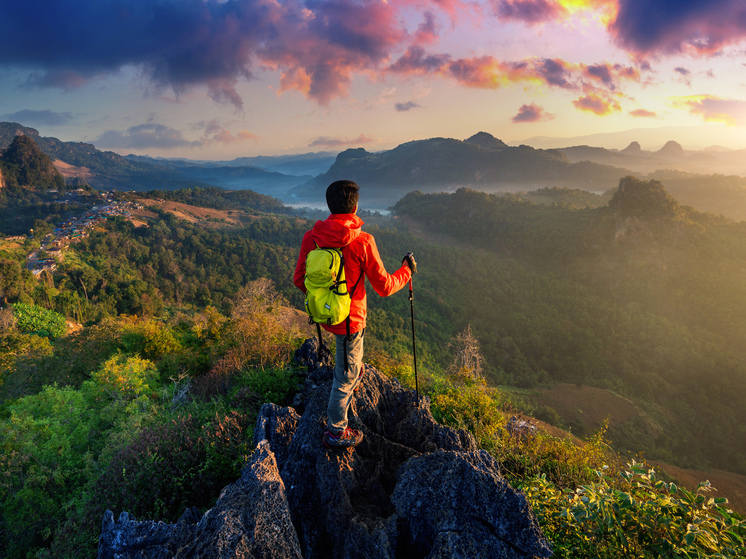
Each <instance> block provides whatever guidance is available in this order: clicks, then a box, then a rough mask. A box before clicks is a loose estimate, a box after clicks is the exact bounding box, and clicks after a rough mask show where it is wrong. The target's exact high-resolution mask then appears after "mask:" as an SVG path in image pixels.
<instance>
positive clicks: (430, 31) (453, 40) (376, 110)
mask: <svg viewBox="0 0 746 559" xmlns="http://www.w3.org/2000/svg"><path fill="white" fill-rule="evenodd" d="M0 37H2V43H3V45H2V48H0V121H11V122H19V123H21V124H23V125H25V126H30V127H32V128H36V129H37V130H39V132H40V133H41V134H42V135H43V136H52V137H56V138H59V139H61V140H64V141H82V142H88V143H92V144H94V145H95V146H96V147H97V148H99V149H102V150H111V151H114V152H117V153H120V154H128V153H134V154H144V155H151V156H156V157H184V158H190V159H217V160H220V159H224V160H228V159H233V158H235V157H243V156H256V155H283V154H293V153H307V152H320V151H332V152H340V151H343V150H345V149H348V148H357V147H363V148H365V149H367V150H368V151H381V150H385V149H391V148H393V147H395V146H397V145H399V144H401V143H403V142H407V141H411V140H419V139H425V138H431V137H448V138H457V139H466V138H468V137H469V136H471V135H473V134H475V133H477V132H480V131H484V132H488V133H490V134H492V135H493V136H495V137H497V138H499V139H501V140H503V141H506V142H517V141H524V140H527V139H530V138H538V137H547V136H548V137H557V138H571V137H578V136H587V135H592V134H607V136H604V138H606V139H605V140H603V141H601V140H599V142H600V143H599V144H598V145H601V144H602V143H603V144H605V145H603V147H607V148H616V149H622V148H624V147H626V144H619V145H617V144H618V142H619V140H618V139H615V137H614V135H613V134H611V135H608V134H610V133H614V132H622V131H627V130H631V129H635V130H637V129H639V138H637V140H638V141H639V142H640V144H641V146H642V148H643V149H648V150H652V149H658V148H660V147H661V146H662V145H663V143H664V140H663V139H662V137H661V135H660V134H657V135H656V134H655V132H656V131H657V130H658V131H659V130H660V129H665V130H666V132H667V133H670V135H671V137H670V138H668V139H672V140H676V141H678V142H679V143H681V144H682V145H683V146H684V147H685V148H686V149H702V148H706V147H708V146H712V145H719V146H724V147H728V148H733V149H744V148H746V2H744V1H743V0H707V1H704V0H477V1H469V0H388V1H385V0H23V1H22V2H21V1H18V0H0ZM648 132H649V133H650V134H648ZM615 142H617V144H615ZM528 143H530V142H528Z"/></svg>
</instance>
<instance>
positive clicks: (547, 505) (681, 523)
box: [523, 462, 746, 559]
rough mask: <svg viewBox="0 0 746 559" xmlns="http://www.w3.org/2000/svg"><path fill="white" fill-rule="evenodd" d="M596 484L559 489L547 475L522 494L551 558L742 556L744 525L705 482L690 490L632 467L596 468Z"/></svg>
mask: <svg viewBox="0 0 746 559" xmlns="http://www.w3.org/2000/svg"><path fill="white" fill-rule="evenodd" d="M597 476H598V477H597V479H596V481H594V482H593V483H589V484H586V485H582V486H580V487H578V488H577V489H574V490H573V489H565V490H561V489H559V488H558V487H557V486H556V485H555V484H553V483H551V482H550V481H548V479H547V478H546V476H543V475H542V476H539V477H535V478H533V479H530V480H527V482H526V484H525V485H524V486H523V489H524V491H525V493H526V496H527V497H528V499H529V502H530V503H531V504H532V506H533V508H534V510H535V511H536V514H537V515H538V517H539V520H540V522H541V524H542V526H543V528H544V532H545V534H546V535H547V537H548V538H549V539H550V540H551V541H552V543H553V551H554V554H555V557H559V558H573V559H579V558H585V557H588V558H591V557H599V556H603V557H608V558H610V559H613V558H619V559H626V558H628V557H650V558H664V557H665V558H677V559H694V558H697V559H704V558H713V559H715V558H718V559H726V558H733V557H743V556H744V553H746V545H744V539H745V538H746V523H744V521H743V520H742V519H741V517H739V516H738V515H735V514H734V513H733V512H732V511H730V510H728V509H727V508H726V507H725V505H726V503H727V499H725V498H722V497H720V498H712V497H709V498H708V496H707V495H706V494H707V493H708V492H710V491H712V490H713V489H712V487H710V484H709V483H708V482H703V483H700V484H699V486H698V487H697V489H696V491H694V492H691V491H687V490H686V489H683V488H681V487H678V486H677V485H676V484H674V483H667V482H664V481H662V480H660V479H658V478H657V475H656V472H655V471H654V470H653V469H649V468H647V467H645V465H643V464H637V463H635V462H632V463H630V464H629V465H628V469H627V470H624V471H622V472H621V473H620V475H619V477H612V476H610V475H609V474H608V473H607V471H605V470H599V471H598V472H597Z"/></svg>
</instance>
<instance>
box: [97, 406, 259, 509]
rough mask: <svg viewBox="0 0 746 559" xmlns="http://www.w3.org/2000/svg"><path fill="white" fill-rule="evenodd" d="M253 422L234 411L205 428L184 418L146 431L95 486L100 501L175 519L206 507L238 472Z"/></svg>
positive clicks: (195, 421)
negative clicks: (188, 508) (198, 508)
mask: <svg viewBox="0 0 746 559" xmlns="http://www.w3.org/2000/svg"><path fill="white" fill-rule="evenodd" d="M252 424H253V418H251V417H248V416H245V415H242V414H238V413H236V412H231V413H228V414H216V415H215V417H214V418H213V419H212V420H210V421H208V422H207V423H206V424H204V425H203V424H201V423H200V422H199V421H198V420H197V418H195V417H193V416H192V415H186V416H184V415H180V416H177V417H176V418H174V419H173V420H171V421H169V422H167V423H163V424H159V425H154V426H152V427H147V428H145V429H144V430H143V431H141V432H140V433H139V434H138V436H137V437H136V438H135V439H133V441H132V442H131V443H130V444H129V445H127V446H126V447H125V448H123V449H121V450H120V451H119V452H118V453H117V454H116V455H115V456H114V457H113V458H112V461H111V462H110V463H109V466H108V468H107V470H106V472H105V473H104V474H103V475H102V477H101V478H100V479H99V480H98V482H97V485H96V494H97V496H98V497H97V498H98V499H100V500H102V501H103V502H104V503H106V507H108V508H110V509H111V510H114V511H117V512H121V511H123V510H126V511H128V512H130V513H132V514H134V515H135V516H137V517H138V518H150V519H167V520H171V521H175V520H177V519H178V517H179V516H180V515H181V514H182V513H183V512H184V510H185V509H186V508H187V507H188V506H197V507H202V508H205V507H208V506H210V505H211V504H212V502H213V501H214V499H215V496H216V494H217V493H218V492H219V491H220V489H222V488H223V487H224V486H225V485H226V484H227V483H229V482H231V481H233V480H234V479H235V478H236V476H237V475H238V474H239V471H240V467H241V465H242V464H243V463H244V462H245V460H246V458H247V457H248V454H249V453H250V440H251V426H252ZM247 431H248V433H247ZM100 512H101V513H103V511H100Z"/></svg>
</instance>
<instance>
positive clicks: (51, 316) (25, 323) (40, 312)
mask: <svg viewBox="0 0 746 559" xmlns="http://www.w3.org/2000/svg"><path fill="white" fill-rule="evenodd" d="M13 310H14V312H15V315H16V325H17V327H18V329H19V330H20V331H21V332H27V333H31V334H36V335H38V336H44V337H47V338H59V337H60V336H62V335H63V334H65V332H66V331H67V323H66V322H65V317H64V316H62V315H61V314H59V313H57V312H55V311H50V310H48V309H45V308H43V307H38V306H36V305H27V304H25V303H15V304H14V305H13Z"/></svg>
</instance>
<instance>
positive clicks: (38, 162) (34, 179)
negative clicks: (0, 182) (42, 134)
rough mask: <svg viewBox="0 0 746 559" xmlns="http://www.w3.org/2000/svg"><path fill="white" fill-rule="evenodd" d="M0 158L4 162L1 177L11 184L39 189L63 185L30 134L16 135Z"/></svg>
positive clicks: (49, 161) (58, 175)
mask: <svg viewBox="0 0 746 559" xmlns="http://www.w3.org/2000/svg"><path fill="white" fill-rule="evenodd" d="M0 160H1V161H2V162H3V163H4V166H3V177H4V178H6V180H8V181H9V182H10V184H11V185H18V186H22V187H30V188H38V189H41V190H46V189H49V188H53V189H60V188H62V189H64V187H65V180H64V179H63V178H62V175H60V173H59V172H58V171H57V169H55V167H54V165H53V164H52V160H51V159H50V158H49V156H48V155H46V154H45V153H44V152H42V151H41V150H40V149H39V147H38V146H37V145H36V142H35V141H34V140H33V139H32V138H31V137H30V136H26V135H23V134H21V135H18V136H16V137H15V138H14V139H13V141H12V142H11V143H10V145H9V146H8V148H7V149H6V150H5V151H4V152H3V153H2V154H0ZM6 175H7V177H6Z"/></svg>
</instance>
